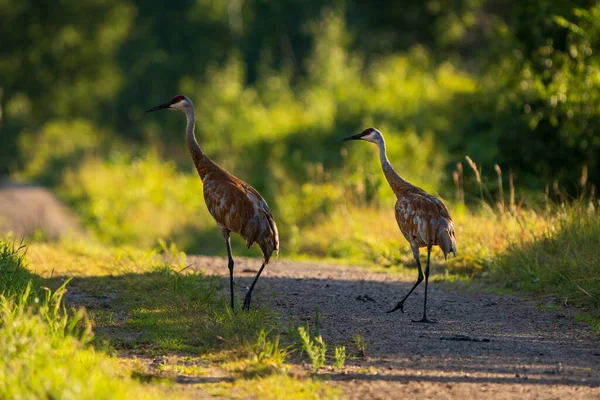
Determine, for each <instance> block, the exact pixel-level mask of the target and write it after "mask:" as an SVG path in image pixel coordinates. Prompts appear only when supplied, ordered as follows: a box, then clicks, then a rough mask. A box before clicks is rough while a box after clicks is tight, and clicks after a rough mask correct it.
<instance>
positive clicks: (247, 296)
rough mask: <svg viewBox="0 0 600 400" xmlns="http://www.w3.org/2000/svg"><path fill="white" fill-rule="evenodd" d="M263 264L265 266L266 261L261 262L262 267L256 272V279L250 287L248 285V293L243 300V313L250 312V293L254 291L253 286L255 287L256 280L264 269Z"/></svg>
mask: <svg viewBox="0 0 600 400" xmlns="http://www.w3.org/2000/svg"><path fill="white" fill-rule="evenodd" d="M265 264H266V261H265V262H263V264H262V266H261V267H260V269H259V270H258V273H257V274H256V277H255V278H254V281H252V285H250V289H248V293H246V298H245V299H244V307H243V310H245V311H248V310H250V300H251V299H252V291H253V290H254V285H256V282H257V281H258V278H259V277H260V274H261V272H262V271H263V269H265Z"/></svg>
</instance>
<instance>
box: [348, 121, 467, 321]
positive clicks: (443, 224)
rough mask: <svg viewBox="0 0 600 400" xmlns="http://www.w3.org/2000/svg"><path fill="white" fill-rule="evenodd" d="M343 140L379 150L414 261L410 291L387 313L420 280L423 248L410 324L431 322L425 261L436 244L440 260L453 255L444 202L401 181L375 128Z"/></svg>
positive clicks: (399, 307) (398, 307) (401, 307)
mask: <svg viewBox="0 0 600 400" xmlns="http://www.w3.org/2000/svg"><path fill="white" fill-rule="evenodd" d="M343 140H366V141H368V142H372V143H375V144H376V145H377V147H379V159H380V161H381V167H382V168H383V173H384V175H385V177H386V179H387V181H388V183H389V185H390V187H391V188H392V190H393V191H394V194H395V195H396V198H397V201H396V207H395V214H396V221H397V222H398V226H399V227H400V231H401V232H402V234H403V235H404V237H405V238H406V240H407V241H408V243H409V244H410V247H411V249H412V252H413V256H414V257H415V260H416V261H417V268H418V270H419V276H418V278H417V282H416V283H415V284H414V286H413V287H412V289H410V291H409V292H408V293H407V294H406V296H404V298H403V299H402V300H400V302H399V303H398V304H397V305H396V307H394V308H393V309H392V310H390V311H388V312H394V311H396V310H400V311H402V312H404V302H405V301H406V299H407V298H408V296H410V294H411V293H412V292H413V290H415V288H416V287H417V286H418V285H419V284H420V283H421V282H422V281H423V271H422V269H421V257H420V254H419V249H420V248H421V247H427V266H426V267H425V299H424V304H423V317H422V318H421V319H420V320H418V321H414V320H413V322H432V321H430V320H428V319H427V286H428V281H429V258H430V255H431V248H432V247H433V246H435V245H438V246H439V247H440V248H441V249H442V251H443V252H444V258H446V257H447V255H448V253H450V252H452V253H454V255H456V240H455V238H454V225H453V224H452V219H451V218H450V213H449V212H448V209H447V208H446V206H445V205H444V203H443V202H442V201H441V200H440V199H437V198H435V197H434V196H432V195H430V194H429V193H427V192H426V191H424V190H423V189H421V188H419V187H416V186H415V185H413V184H411V183H410V182H408V181H407V180H405V179H403V178H402V177H401V176H400V175H398V173H397V172H396V171H395V170H394V168H392V165H391V164H390V162H389V160H388V158H387V155H386V151H385V140H384V138H383V134H382V133H381V132H379V131H378V130H377V129H375V128H368V129H365V130H364V131H362V132H361V133H359V134H357V135H353V136H349V137H347V138H344V139H343Z"/></svg>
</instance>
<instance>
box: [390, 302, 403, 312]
mask: <svg viewBox="0 0 600 400" xmlns="http://www.w3.org/2000/svg"><path fill="white" fill-rule="evenodd" d="M396 310H400V311H401V312H402V313H403V314H404V300H402V301H400V302H399V303H398V304H396V307H394V308H392V309H391V310H390V311H388V314H389V313H393V312H394V311H396Z"/></svg>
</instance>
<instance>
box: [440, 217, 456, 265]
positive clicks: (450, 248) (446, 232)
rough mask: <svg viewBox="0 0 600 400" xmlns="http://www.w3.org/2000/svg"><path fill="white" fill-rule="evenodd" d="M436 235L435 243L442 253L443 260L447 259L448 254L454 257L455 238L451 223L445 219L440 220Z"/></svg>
mask: <svg viewBox="0 0 600 400" xmlns="http://www.w3.org/2000/svg"><path fill="white" fill-rule="evenodd" d="M436 233H437V235H436V236H437V237H436V239H437V240H436V242H437V244H438V246H440V248H441V249H442V251H443V252H444V259H447V256H448V253H452V254H454V256H455V257H456V238H455V237H454V225H453V224H452V221H448V220H447V219H445V218H442V219H440V221H439V225H438V227H437V232H436Z"/></svg>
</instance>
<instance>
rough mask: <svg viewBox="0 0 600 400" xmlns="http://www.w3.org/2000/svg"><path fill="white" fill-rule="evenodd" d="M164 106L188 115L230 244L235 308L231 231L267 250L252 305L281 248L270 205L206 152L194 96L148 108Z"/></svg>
mask: <svg viewBox="0 0 600 400" xmlns="http://www.w3.org/2000/svg"><path fill="white" fill-rule="evenodd" d="M162 109H174V110H180V111H182V112H183V113H184V114H185V115H186V117H187V134H186V141H187V145H188V149H189V151H190V155H191V156H192V160H193V161H194V165H195V166H196V170H197V171H198V174H199V175H200V178H201V179H202V183H203V186H204V189H203V193H204V201H205V203H206V207H207V208H208V211H209V212H210V215H212V217H213V218H214V219H215V221H216V222H217V225H218V226H219V229H220V230H221V234H222V235H223V239H224V240H225V244H226V246H227V255H228V258H229V265H228V266H229V287H230V294H231V308H232V309H233V308H234V296H233V267H234V261H233V256H232V253H231V245H230V243H229V235H230V233H231V232H235V233H238V234H239V235H240V236H242V237H243V238H244V239H246V245H247V246H248V247H250V246H252V245H253V244H254V243H257V244H258V246H259V247H260V249H261V251H262V253H263V256H264V262H263V264H262V266H261V267H260V269H259V270H258V273H257V274H256V277H255V278H254V281H253V282H252V285H251V286H250V288H249V289H248V293H247V294H246V298H245V299H244V309H249V308H250V301H251V296H252V291H253V290H254V286H255V284H256V282H257V281H258V278H259V277H260V274H261V273H262V271H263V269H264V267H265V265H266V264H268V262H269V260H270V259H271V256H272V255H273V253H277V252H278V251H279V234H278V232H277V225H276V224H275V220H274V219H273V216H272V215H271V212H270V211H269V206H268V205H267V202H266V201H265V200H264V199H263V198H262V196H261V195H260V193H258V191H257V190H256V189H254V188H253V187H252V186H250V185H248V184H247V183H246V182H244V181H242V180H241V179H239V178H237V177H235V176H233V175H232V174H230V173H229V172H227V171H225V170H224V169H223V168H221V167H220V166H219V165H217V164H216V163H215V162H213V161H212V160H211V159H210V158H209V157H208V156H206V155H205V154H204V153H203V152H202V150H201V149H200V146H199V145H198V142H197V141H196V137H195V135H194V128H195V119H196V116H195V113H194V106H193V104H192V102H191V101H190V99H188V98H187V97H185V96H182V95H178V96H175V97H173V99H172V100H171V101H170V102H167V103H164V104H161V105H158V106H156V107H153V108H151V109H149V110H147V112H150V111H156V110H162Z"/></svg>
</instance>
